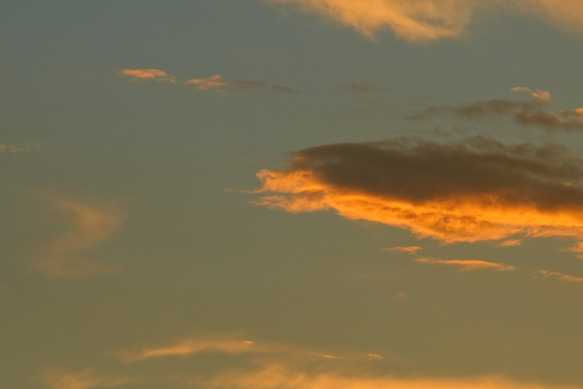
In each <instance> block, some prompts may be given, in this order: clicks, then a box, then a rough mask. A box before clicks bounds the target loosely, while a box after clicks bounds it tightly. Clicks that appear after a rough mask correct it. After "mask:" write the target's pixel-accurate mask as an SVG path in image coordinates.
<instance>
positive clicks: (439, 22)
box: [265, 0, 583, 42]
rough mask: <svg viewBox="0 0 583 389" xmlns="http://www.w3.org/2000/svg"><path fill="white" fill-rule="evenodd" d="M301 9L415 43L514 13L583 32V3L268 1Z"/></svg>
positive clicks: (567, 0) (546, 0)
mask: <svg viewBox="0 0 583 389" xmlns="http://www.w3.org/2000/svg"><path fill="white" fill-rule="evenodd" d="M265 1H266V2H267V3H271V4H282V5H290V6H296V7H297V8H299V9H300V10H301V11H303V12H306V13H311V14H318V15H321V16H324V17H325V18H327V19H330V20H334V21H336V22H338V23H340V24H342V25H346V26H349V27H351V28H353V29H354V30H356V31H358V32H359V33H361V34H363V35H365V36H367V37H371V38H372V37H373V36H374V35H375V34H376V33H378V32H382V31H386V30H392V31H393V32H394V33H395V34H396V35H397V36H399V37H401V38H403V39H406V40H409V41H414V42H427V41H435V40H439V39H444V38H450V39H456V38H461V37H463V36H464V35H465V34H466V31H467V29H468V26H469V25H470V24H471V22H472V20H473V19H474V17H475V15H476V14H478V13H479V14H481V15H484V14H494V13H500V12H504V13H511V14H518V15H524V16H529V17H536V18H542V19H544V20H549V21H551V22H553V23H555V24H558V25H560V26H561V27H563V28H570V29H573V30H577V31H583V28H582V27H581V26H583V3H581V2H580V1H579V0H522V1H513V0H415V1H402V0H358V1H357V0H265Z"/></svg>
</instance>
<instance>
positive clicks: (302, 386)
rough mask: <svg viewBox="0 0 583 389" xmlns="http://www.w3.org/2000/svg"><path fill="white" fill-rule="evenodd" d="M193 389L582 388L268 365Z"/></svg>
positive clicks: (198, 383)
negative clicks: (380, 374)
mask: <svg viewBox="0 0 583 389" xmlns="http://www.w3.org/2000/svg"><path fill="white" fill-rule="evenodd" d="M372 355H375V354H372ZM373 359H374V358H373ZM191 387H193V388H201V387H202V388H208V389H323V388H334V389H354V388H359V389H386V388H395V389H581V387H580V386H563V385H556V384H552V385H551V384H549V385H545V384H539V383H523V382H519V381H513V380H509V379H506V378H501V377H469V378H400V377H393V376H372V375H366V374H354V375H349V374H346V373H342V372H337V371H304V370H300V369H297V368H292V367H289V366H286V365H285V364H267V365H265V366H263V367H261V368H260V369H257V370H252V371H243V372H240V371H238V372H226V373H223V374H220V375H217V376H215V377H213V378H211V379H208V380H204V381H200V380H199V381H195V382H193V383H192V386H191Z"/></svg>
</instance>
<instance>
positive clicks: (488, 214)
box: [256, 141, 583, 243]
mask: <svg viewBox="0 0 583 389" xmlns="http://www.w3.org/2000/svg"><path fill="white" fill-rule="evenodd" d="M397 146H399V147H400V148H401V150H398V149H397ZM385 147H388V148H385ZM403 147H410V149H409V150H403ZM500 147H502V148H503V149H500V150H498V151H497V152H493V151H480V150H471V149H469V148H463V147H461V148H458V147H453V146H446V145H437V144H409V145H408V146H407V144H406V142H405V143H400V142H398V141H396V142H395V143H392V144H345V145H330V146H322V147H321V148H315V149H309V150H304V151H302V152H299V153H297V155H296V157H295V160H294V162H293V164H292V167H291V168H290V169H289V170H287V171H274V170H262V171H260V172H259V173H258V174H257V176H258V178H259V179H260V180H261V182H262V188H261V189H260V191H259V192H260V193H275V194H273V195H265V196H263V197H261V198H260V199H259V200H258V201H256V204H258V205H263V206H266V207H269V208H280V209H283V210H286V211H288V212H291V213H298V212H313V211H319V210H328V209H334V210H336V211H337V212H338V214H339V215H341V216H343V217H345V218H347V219H360V220H368V221H372V222H378V223H382V224H387V225H391V226H395V227H401V228H407V229H410V230H411V231H412V232H413V233H414V234H416V235H417V236H419V237H432V238H435V239H438V240H441V241H444V242H447V243H453V242H475V241H481V240H499V239H505V238H508V237H510V236H511V235H514V234H518V233H520V234H525V235H527V236H531V237H545V236H546V237H548V236H562V237H573V238H577V239H580V238H583V191H581V189H579V188H577V187H575V186H572V185H571V186H569V185H564V183H563V182H559V181H557V180H556V178H557V177H559V178H560V177H561V176H563V177H565V178H567V177H570V176H573V177H571V178H575V177H578V176H579V175H580V174H581V172H580V171H579V170H578V168H574V167H573V166H572V164H571V161H569V160H568V158H566V159H565V161H562V162H564V164H561V163H562V162H561V161H555V162H556V163H558V165H557V167H556V168H555V167H554V166H553V163H552V158H553V157H557V155H554V156H553V155H551V154H553V151H551V150H547V152H548V153H549V159H547V160H546V161H545V164H546V166H543V165H544V164H542V163H541V162H540V161H536V157H535V155H536V154H544V152H543V151H542V150H534V151H533V152H534V154H533V155H532V156H528V155H526V154H524V153H525V150H526V149H527V148H526V146H525V147H524V148H523V149H520V148H515V149H504V146H500ZM531 151H532V150H531ZM424 152H427V153H426V154H425V155H424ZM513 153H514V155H513ZM456 166H457V167H456ZM561 166H563V167H565V169H566V170H565V171H563V170H562V169H563V168H562V167H561ZM450 167H451V168H452V170H448V169H449V168H450Z"/></svg>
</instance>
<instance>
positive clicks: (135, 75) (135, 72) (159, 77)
mask: <svg viewBox="0 0 583 389" xmlns="http://www.w3.org/2000/svg"><path fill="white" fill-rule="evenodd" d="M119 74H121V75H124V76H127V77H129V78H131V79H134V80H150V81H167V82H174V76H172V75H169V74H168V73H166V72H164V71H162V70H159V69H122V70H120V71H119Z"/></svg>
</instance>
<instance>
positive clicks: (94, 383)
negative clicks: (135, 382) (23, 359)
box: [40, 368, 131, 389]
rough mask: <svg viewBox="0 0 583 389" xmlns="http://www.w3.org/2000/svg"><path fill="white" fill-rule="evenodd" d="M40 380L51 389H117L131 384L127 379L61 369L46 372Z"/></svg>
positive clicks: (90, 371) (85, 371)
mask: <svg viewBox="0 0 583 389" xmlns="http://www.w3.org/2000/svg"><path fill="white" fill-rule="evenodd" d="M40 379H41V381H42V382H43V383H44V384H45V385H47V386H48V387H50V388H52V389H93V388H95V389H99V388H117V387H121V386H124V385H126V384H128V383H130V382H131V379H130V378H127V377H107V376H101V375H98V374H96V373H95V372H93V371H92V370H82V371H69V370H65V369H61V368H51V369H48V370H46V371H45V372H43V374H42V375H41V377H40Z"/></svg>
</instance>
